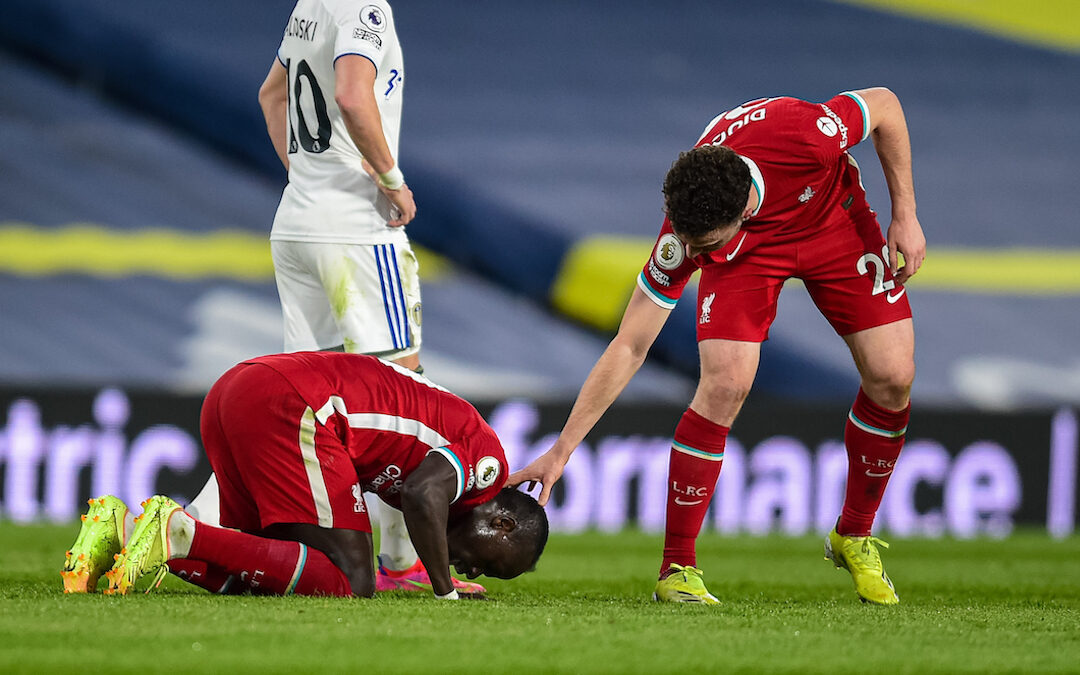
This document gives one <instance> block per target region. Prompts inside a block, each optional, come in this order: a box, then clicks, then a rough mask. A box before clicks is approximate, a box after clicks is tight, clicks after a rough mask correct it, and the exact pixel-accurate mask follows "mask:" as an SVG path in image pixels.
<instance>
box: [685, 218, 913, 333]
mask: <svg viewBox="0 0 1080 675" xmlns="http://www.w3.org/2000/svg"><path fill="white" fill-rule="evenodd" d="M744 235H745V237H746V238H745V239H743V240H742V242H741V245H740V246H738V248H737V249H734V251H735V253H734V255H731V254H730V253H729V254H728V257H730V260H726V261H723V262H720V263H717V264H713V265H708V266H706V267H704V268H702V270H701V280H700V281H699V283H698V308H697V314H698V326H697V336H698V340H699V341H701V340H708V339H724V340H739V341H744V342H762V341H763V340H765V339H767V338H768V337H769V326H771V325H772V322H773V319H775V318H776V301H777V299H778V298H779V296H780V288H781V287H782V286H783V285H784V282H785V281H786V280H787V279H789V278H791V277H795V278H798V279H801V280H802V281H803V283H804V284H805V285H806V290H807V291H809V292H810V297H811V298H812V299H813V300H814V304H816V305H817V307H818V309H819V310H820V311H821V313H822V314H824V315H825V318H826V319H828V320H829V323H830V324H832V327H833V329H834V330H835V331H836V332H837V333H838V334H840V335H850V334H852V333H856V332H858V331H861V330H866V329H867V328H873V327H874V326H881V325H884V324H887V323H892V322H894V321H900V320H901V319H908V318H911V306H910V305H909V304H908V299H907V293H906V291H905V289H904V287H903V286H901V285H900V283H899V282H897V281H896V280H894V279H893V275H892V272H891V270H890V269H889V255H888V250H887V248H886V244H885V238H884V237H883V236H882V234H881V226H880V225H878V222H877V218H875V217H874V213H873V212H872V211H870V210H868V209H864V210H862V211H861V212H859V213H849V212H847V211H845V210H843V209H840V208H839V207H838V208H837V209H836V211H835V212H834V213H833V215H832V216H831V217H830V219H829V220H828V221H827V222H826V223H825V224H824V225H823V226H822V227H820V228H815V229H814V230H812V231H809V232H807V231H802V232H798V233H795V234H786V233H760V234H759V233H757V232H753V231H751V230H744V231H742V232H740V233H739V234H738V235H737V236H736V237H735V239H734V240H733V241H735V242H736V243H738V242H739V241H740V238H741V237H743V236H744Z"/></svg>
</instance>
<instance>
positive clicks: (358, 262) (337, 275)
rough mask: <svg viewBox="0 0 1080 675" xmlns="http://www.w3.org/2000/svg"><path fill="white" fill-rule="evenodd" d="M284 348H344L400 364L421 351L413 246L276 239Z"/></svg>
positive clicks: (273, 249)
mask: <svg viewBox="0 0 1080 675" xmlns="http://www.w3.org/2000/svg"><path fill="white" fill-rule="evenodd" d="M270 252H271V254H272V255H273V258H274V277H275V279H276V280H277V289H278V295H279V296H280V298H281V311H282V314H283V317H284V320H285V351H287V352H296V351H314V350H320V349H330V348H332V347H338V346H344V348H345V351H347V352H354V353H358V354H375V355H377V356H380V357H382V358H384V359H388V360H396V359H400V358H404V357H406V356H411V355H412V354H415V353H416V352H418V351H420V322H421V312H420V275H419V266H418V264H417V262H416V255H415V254H414V253H413V251H412V248H411V247H410V246H409V244H408V242H405V243H396V244H376V245H364V244H326V243H315V242H302V241H279V240H272V241H271V242H270Z"/></svg>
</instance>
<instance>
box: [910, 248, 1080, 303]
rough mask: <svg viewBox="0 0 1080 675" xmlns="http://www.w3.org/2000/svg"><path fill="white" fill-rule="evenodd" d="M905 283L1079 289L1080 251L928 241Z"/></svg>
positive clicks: (988, 289)
mask: <svg viewBox="0 0 1080 675" xmlns="http://www.w3.org/2000/svg"><path fill="white" fill-rule="evenodd" d="M907 285H908V286H911V287H912V288H913V289H920V290H923V289H925V290H931V291H959V292H964V293H978V294H988V295H1044V296H1062V295H1080V251H1078V250H1075V249H1071V250H1070V249H1033V248H1010V249H955V248H941V249H937V248H933V247H931V249H930V251H929V253H928V257H927V259H926V262H925V263H924V264H923V266H922V268H921V269H920V270H919V273H918V274H917V275H915V276H914V277H912V279H911V281H909V282H908V284H907Z"/></svg>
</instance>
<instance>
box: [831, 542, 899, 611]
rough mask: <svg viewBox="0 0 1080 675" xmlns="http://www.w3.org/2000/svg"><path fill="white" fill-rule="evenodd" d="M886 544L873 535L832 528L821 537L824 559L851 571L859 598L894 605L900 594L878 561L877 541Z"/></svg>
mask: <svg viewBox="0 0 1080 675" xmlns="http://www.w3.org/2000/svg"><path fill="white" fill-rule="evenodd" d="M879 544H880V545H881V546H882V547H883V548H889V545H888V544H887V543H886V542H884V541H882V540H881V539H878V538H877V537H845V536H843V535H841V534H838V533H837V532H836V529H835V528H834V529H833V531H832V532H830V533H829V536H828V537H826V538H825V559H826V560H831V561H832V562H833V564H834V565H836V566H837V567H839V568H842V569H846V570H847V571H848V572H851V578H852V580H853V581H854V582H855V593H856V594H858V596H859V599H860V600H862V601H863V602H870V603H873V604H875V605H895V604H897V603H899V602H900V596H898V595H897V594H896V591H895V590H894V589H893V584H892V580H890V579H889V575H888V574H885V568H884V566H883V565H882V564H881V554H880V553H878V545H879Z"/></svg>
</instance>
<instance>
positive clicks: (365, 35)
mask: <svg viewBox="0 0 1080 675" xmlns="http://www.w3.org/2000/svg"><path fill="white" fill-rule="evenodd" d="M352 36H353V39H354V40H364V41H365V42H370V43H371V44H373V45H375V46H376V47H377V48H379V49H382V38H381V37H379V36H378V35H376V34H375V33H372V32H371V31H369V30H364V29H363V28H353V31H352Z"/></svg>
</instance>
